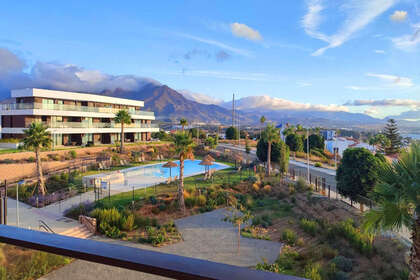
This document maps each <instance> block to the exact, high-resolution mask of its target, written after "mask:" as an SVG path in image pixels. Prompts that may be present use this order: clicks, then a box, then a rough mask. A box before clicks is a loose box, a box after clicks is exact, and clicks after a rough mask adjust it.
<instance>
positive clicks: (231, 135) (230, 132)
mask: <svg viewBox="0 0 420 280" xmlns="http://www.w3.org/2000/svg"><path fill="white" fill-rule="evenodd" d="M225 135H226V139H229V140H235V139H238V137H239V131H238V129H237V128H236V127H233V126H231V127H228V128H227V129H226V134H225Z"/></svg>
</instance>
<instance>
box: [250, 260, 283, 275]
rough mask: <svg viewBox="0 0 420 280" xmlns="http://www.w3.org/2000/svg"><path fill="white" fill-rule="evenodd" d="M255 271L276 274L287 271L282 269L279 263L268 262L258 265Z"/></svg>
mask: <svg viewBox="0 0 420 280" xmlns="http://www.w3.org/2000/svg"><path fill="white" fill-rule="evenodd" d="M255 269H257V270H264V271H270V272H275V273H286V271H285V269H283V268H282V267H280V266H279V265H278V264H277V263H273V264H269V263H267V262H266V261H264V262H262V263H258V264H257V265H256V267H255Z"/></svg>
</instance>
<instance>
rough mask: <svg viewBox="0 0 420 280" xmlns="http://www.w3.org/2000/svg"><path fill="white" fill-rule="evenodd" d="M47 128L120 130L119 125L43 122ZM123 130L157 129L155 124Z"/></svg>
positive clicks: (129, 125) (133, 125) (131, 125)
mask: <svg viewBox="0 0 420 280" xmlns="http://www.w3.org/2000/svg"><path fill="white" fill-rule="evenodd" d="M43 124H44V125H46V126H47V127H49V128H121V124H119V123H101V122H99V123H88V122H43ZM124 128H159V125H158V124H155V123H131V124H125V125H124Z"/></svg>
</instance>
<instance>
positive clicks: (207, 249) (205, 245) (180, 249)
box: [41, 209, 282, 280]
mask: <svg viewBox="0 0 420 280" xmlns="http://www.w3.org/2000/svg"><path fill="white" fill-rule="evenodd" d="M227 213H228V212H227V211H226V210H224V209H220V210H215V211H212V212H208V213H204V214H200V215H195V216H190V217H186V218H183V219H179V220H176V221H175V224H176V226H177V228H178V229H179V231H180V232H181V234H182V236H183V238H184V241H183V242H179V243H176V244H172V245H169V246H165V247H162V248H155V247H150V246H147V245H144V244H137V243H130V242H123V241H115V240H110V239H105V238H102V237H95V238H94V239H96V240H100V241H104V242H110V243H114V244H121V245H126V246H132V247H137V248H142V249H148V250H154V251H159V252H165V253H171V254H177V255H182V256H188V257H193V258H199V259H206V260H210V261H215V262H222V263H227V264H232V265H238V266H245V267H249V266H254V265H255V264H257V263H258V262H261V261H262V260H263V259H266V260H267V261H268V262H274V261H275V259H276V258H277V256H278V255H279V253H280V250H281V248H282V244H281V243H279V242H273V241H266V240H257V239H249V238H241V248H240V254H239V255H238V254H237V247H236V244H237V243H236V242H237V239H236V238H237V237H236V236H237V232H236V230H235V228H234V227H233V226H232V224H230V223H227V222H224V221H222V219H223V218H224V217H225V215H226V214H227ZM41 279H44V280H59V279H60V280H70V279H86V280H97V279H101V280H108V279H109V280H115V279H127V280H131V279H133V280H134V279H166V278H163V277H158V276H154V275H148V274H145V273H140V272H134V271H130V270H126V269H121V268H115V267H111V266H107V265H101V264H96V263H90V262H87V261H81V260H76V261H74V262H73V263H71V264H69V265H66V266H65V267H63V268H60V269H58V270H56V271H53V272H52V273H50V274H49V275H46V276H44V277H42V278H41Z"/></svg>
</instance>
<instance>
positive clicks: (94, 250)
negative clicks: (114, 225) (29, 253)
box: [0, 225, 303, 280]
mask: <svg viewBox="0 0 420 280" xmlns="http://www.w3.org/2000/svg"><path fill="white" fill-rule="evenodd" d="M0 242H4V243H8V244H12V245H16V246H21V247H25V248H29V249H34V250H41V251H45V252H49V253H53V254H58V255H63V256H68V257H72V258H76V259H82V260H86V261H90V262H96V263H101V264H106V265H112V266H116V267H122V268H126V269H131V270H136V271H140V272H145V273H150V274H155V275H160V276H164V277H169V278H172V279H195V280H197V279H198V280H204V279H206V280H208V279H229V280H239V279H240V280H251V279H252V280H263V279H264V280H266V279H270V280H271V279H272V280H299V279H300V280H303V278H299V277H294V276H288V275H282V274H276V273H271V272H265V271H258V270H253V269H249V268H244V267H238V266H233V265H228V264H222V263H216V262H211V261H206V260H200V259H194V258H189V257H182V256H178V255H172V254H166V253H160V252H155V251H149V250H144V249H138V248H133V247H128V246H121V245H115V244H110V243H105V242H98V241H94V240H87V239H79V238H74V237H68V236H63V235H58V234H53V233H46V232H40V231H34V230H28V229H23V228H17V227H12V226H6V225H0Z"/></svg>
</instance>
